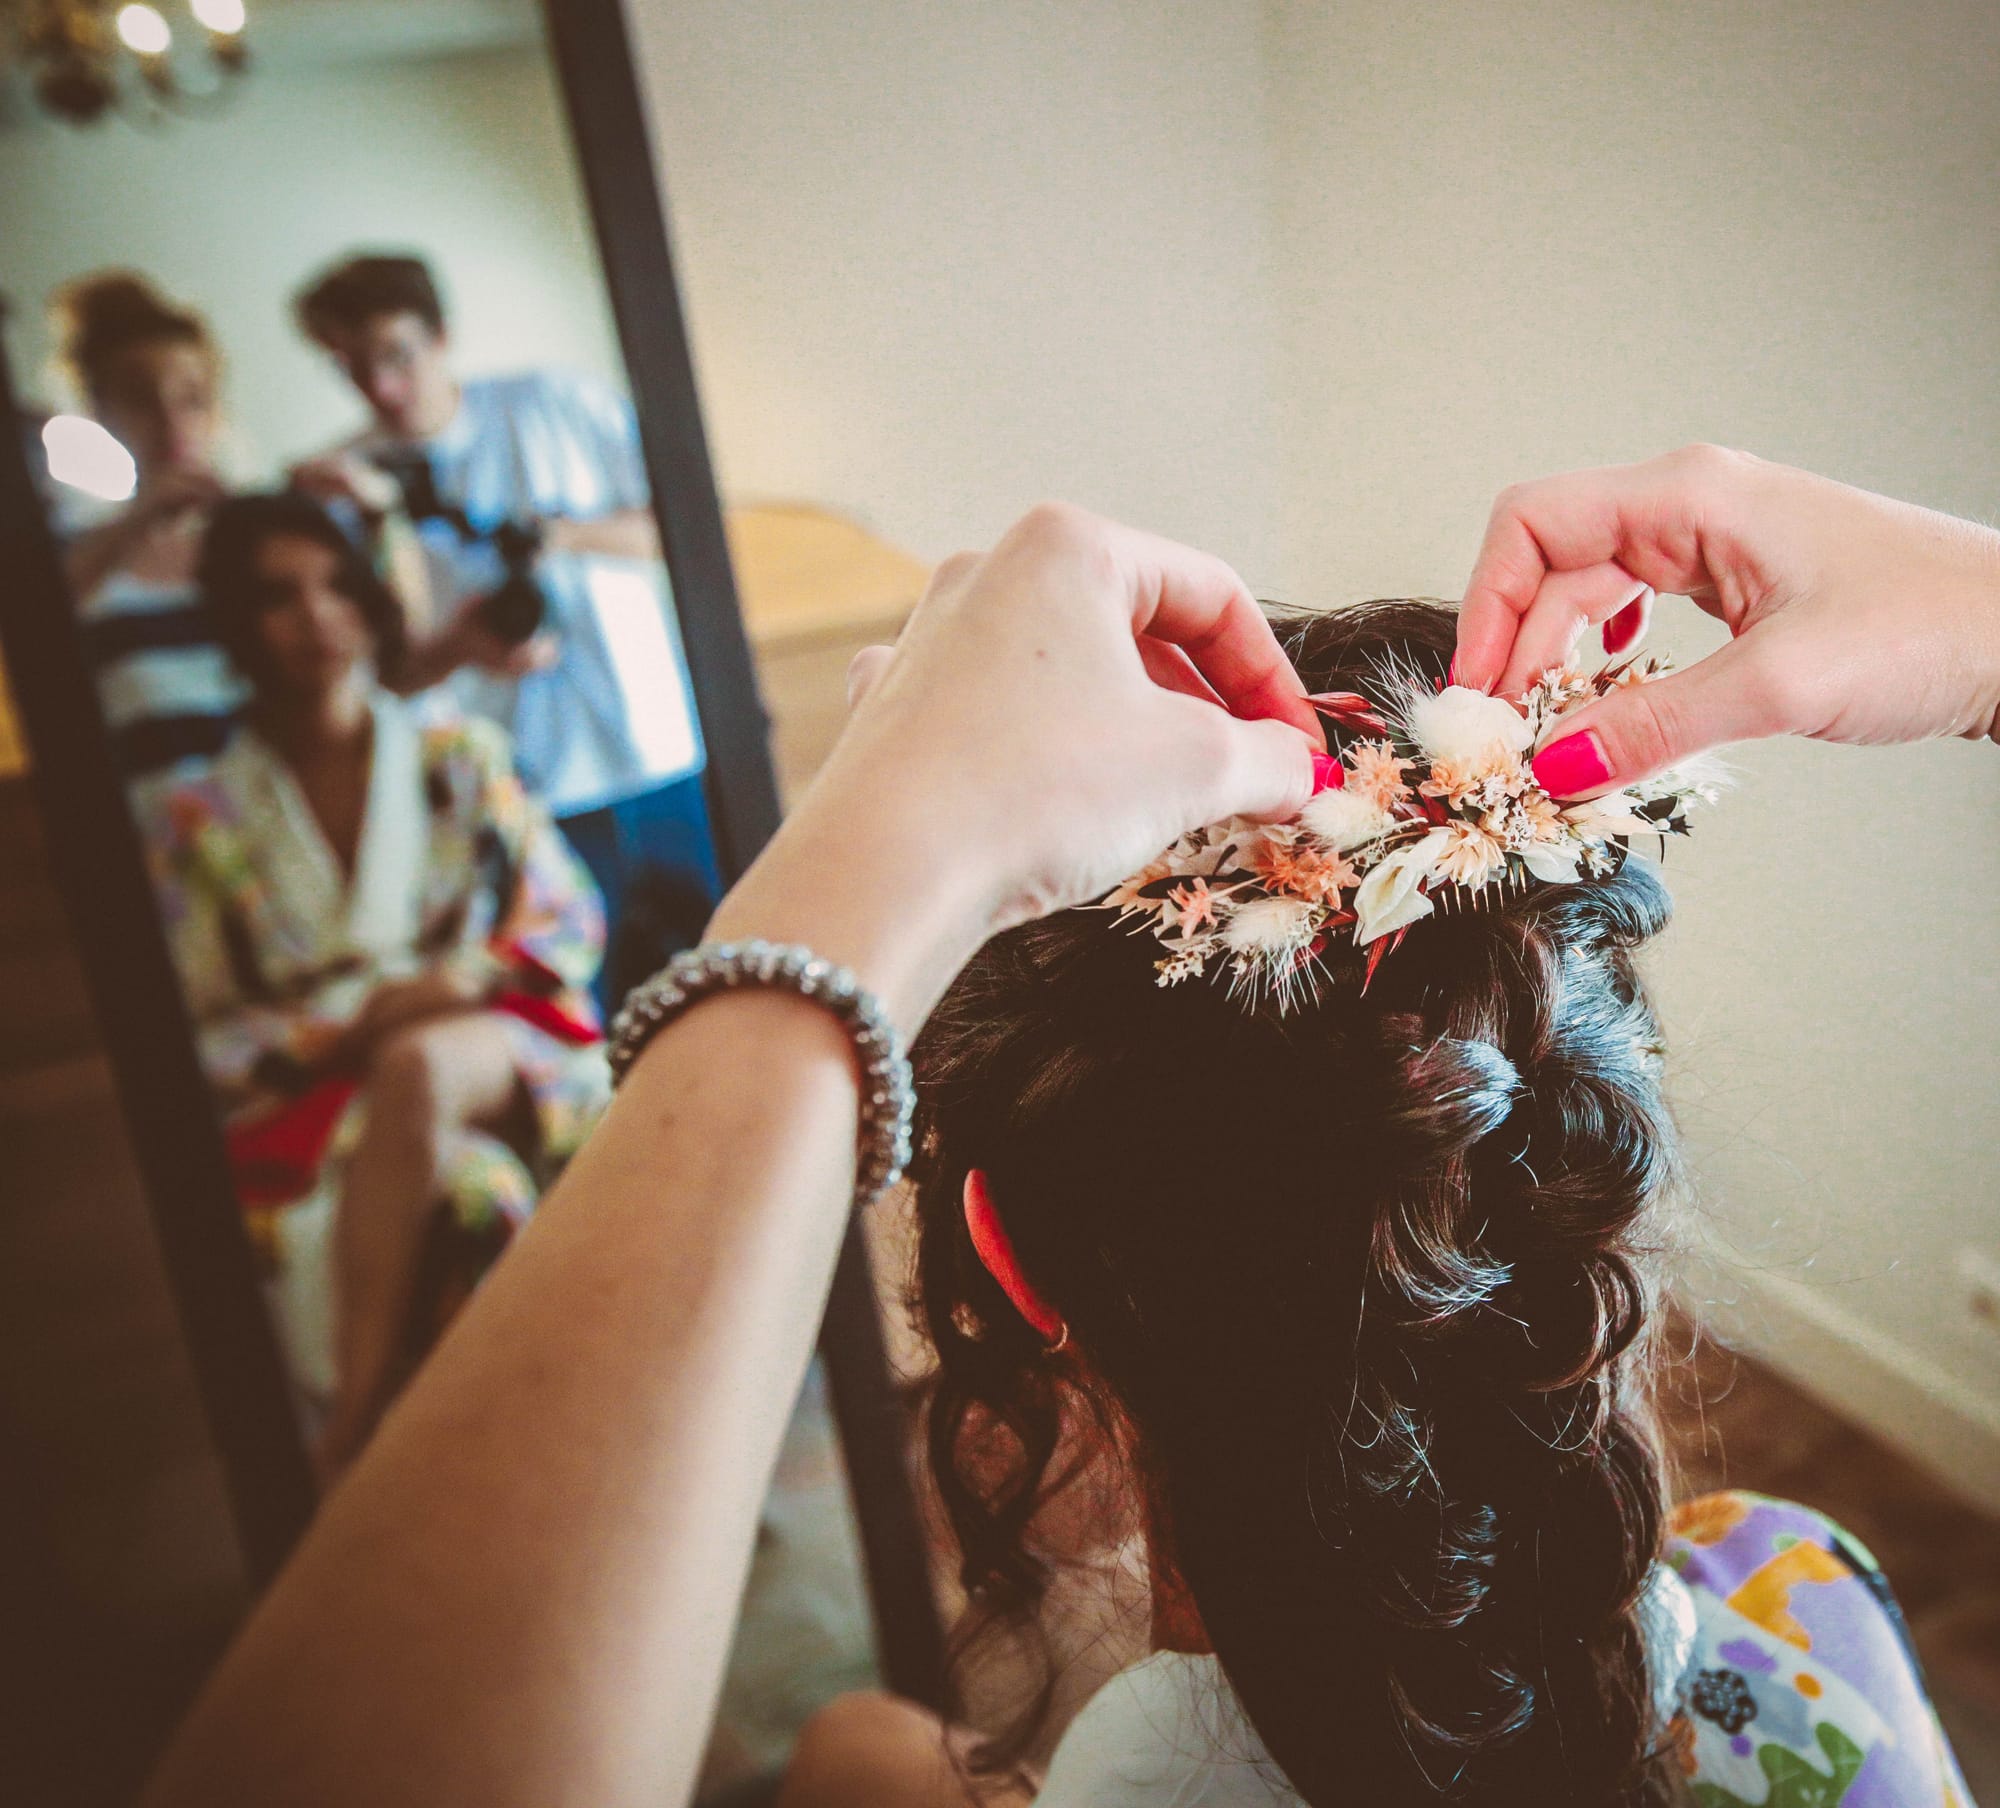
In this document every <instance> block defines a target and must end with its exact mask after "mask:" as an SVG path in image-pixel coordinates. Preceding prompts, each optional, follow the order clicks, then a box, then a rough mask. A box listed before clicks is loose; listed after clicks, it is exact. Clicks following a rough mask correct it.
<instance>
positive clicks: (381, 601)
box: [195, 490, 407, 685]
mask: <svg viewBox="0 0 2000 1808" xmlns="http://www.w3.org/2000/svg"><path fill="white" fill-rule="evenodd" d="M279 538H285V539H297V540H310V541H311V542H312V543H313V544H314V545H316V546H323V547H325V548H326V549H327V551H328V552H330V553H332V554H333V555H334V558H335V560H336V561H337V566H336V569H335V572H334V580H333V581H334V587H335V588H336V589H337V590H338V591H339V592H340V593H341V595H342V596H344V597H346V598H347V600H348V601H349V602H351V603H352V604H353V605H354V606H355V608H356V609H358V610H359V611H360V612H361V619H362V622H363V624H364V625H365V626H366V628H367V630H368V636H369V638H370V639H371V640H372V641H373V642H374V643H375V665H376V669H377V670H378V671H382V672H385V673H393V672H394V671H395V670H396V669H397V667H398V665H399V663H400V662H401V660H402V658H403V655H404V652H405V650H406V640H407V627H406V624H405V622H404V618H403V606H402V604H401V603H400V602H399V601H398V600H397V598H396V593H395V592H394V591H393V590H391V589H390V588H389V586H388V585H387V584H386V583H384V582H383V580H382V578H381V577H380V575H379V574H378V573H377V572H376V570H375V568H374V567H373V566H372V565H370V564H369V562H368V560H367V558H366V557H365V555H364V554H363V553H362V551H361V549H360V547H358V546H357V545H355V543H354V542H353V540H351V539H350V538H349V537H348V535H347V533H346V532H345V531H344V530H343V529H342V527H341V525H340V523H339V522H337V521H336V520H334V518H333V517H332V516H331V515H329V514H328V513H327V512H326V510H325V509H324V508H322V507H321V506H320V504H319V503H317V502H315V501H314V500H313V499H312V498H311V497H310V496H304V495H301V494H299V492H298V491H296V490H271V491H257V492H250V493H247V494H244V495H241V496H231V497H229V498H228V499H227V500H226V501H224V502H222V503H221V504H219V505H218V506H217V508H216V511H215V513H214V514H213V515H212V516H210V517H209V523H208V531H207V533H206V534H205V535H204V536H203V538H202V543H201V563H200V565H199V567H198V569H197V571H196V576H195V581H196V583H197V584H198V585H199V587H200V590H201V599H202V607H203V608H204V609H205V610H206V611H207V613H208V618H209V629H210V632H212V633H213V634H214V636H215V638H216V640H217V641H218V642H219V643H220V644H221V647H222V650H223V651H224V652H225V653H227V654H228V655H229V659H230V663H231V664H232V665H234V666H235V667H236V669H237V670H238V671H240V672H241V673H242V674H243V676H244V677H245V678H247V679H248V680H249V681H250V683H251V684H252V685H261V684H262V683H263V681H264V675H265V663H266V662H265V658H264V653H263V644H264V643H263V639H262V636H261V635H260V634H259V632H258V628H257V619H258V617H259V616H261V615H262V614H263V613H264V611H265V609H266V608H268V607H269V606H270V602H271V598H270V595H269V592H268V590H267V588H266V586H265V584H264V581H263V579H262V578H261V577H260V576H259V574H258V569H257V558H258V555H259V554H260V553H261V552H262V551H263V549H264V547H265V545H266V543H267V542H269V541H271V540H275V539H279Z"/></svg>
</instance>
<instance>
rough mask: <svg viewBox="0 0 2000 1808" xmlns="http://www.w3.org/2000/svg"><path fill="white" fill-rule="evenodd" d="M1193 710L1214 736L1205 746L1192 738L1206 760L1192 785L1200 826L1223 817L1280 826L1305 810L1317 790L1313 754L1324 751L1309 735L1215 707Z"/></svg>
mask: <svg viewBox="0 0 2000 1808" xmlns="http://www.w3.org/2000/svg"><path fill="white" fill-rule="evenodd" d="M1189 707H1190V709H1194V710H1199V711H1200V712H1201V714H1202V716H1203V717H1204V718H1207V719H1208V724H1209V733H1210V734H1211V735H1212V736H1214V737H1215V741H1211V742H1207V743H1206V744H1205V745H1204V742H1203V740H1202V738H1201V737H1194V739H1193V744H1194V745H1196V746H1203V748H1204V756H1205V757H1204V759H1203V763H1202V767H1201V770H1200V772H1199V773H1198V775H1197V776H1196V779H1195V786H1194V791H1195V795H1194V798H1193V804H1194V807H1195V812H1196V813H1195V817H1194V821H1195V822H1196V823H1206V822H1220V821H1221V820H1222V819H1223V818H1224V817H1225V816H1248V817H1250V818H1252V819H1253V820H1254V821H1257V822H1280V821H1283V820H1284V819H1285V818H1286V817H1289V816H1296V815H1297V814H1298V813H1299V812H1300V811H1301V810H1303V809H1304V808H1305V807H1306V800H1307V799H1308V798H1310V797H1311V796H1312V792H1313V755H1314V754H1316V753H1318V752H1319V751H1320V750H1319V748H1318V747H1316V746H1315V745H1314V744H1313V742H1312V741H1311V739H1310V738H1309V737H1308V736H1307V735H1305V734H1304V733H1303V732H1302V731H1301V730H1299V729H1296V728H1294V727H1293V726H1292V725H1291V724H1290V723H1289V722H1280V721H1278V720H1276V719H1275V718H1272V717H1265V718H1262V719H1260V720H1258V721H1254V722H1246V721H1243V720H1241V719H1240V718H1238V717H1236V716H1232V715H1228V714H1226V713H1224V712H1223V711H1222V710H1219V709H1217V708H1216V707H1215V705H1214V704H1212V703H1195V702H1193V701H1192V700H1190V702H1189ZM1216 742H1219V743H1220V745H1219V747H1217V746H1216ZM1211 750H1213V752H1211Z"/></svg>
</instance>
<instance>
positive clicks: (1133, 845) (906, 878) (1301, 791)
mask: <svg viewBox="0 0 2000 1808" xmlns="http://www.w3.org/2000/svg"><path fill="white" fill-rule="evenodd" d="M850 698H851V700H852V702H853V704H854V713H853V716H852V719H851V720H850V721H849V723H848V725H847V728H846V731H845V732H844V733H843V734H842V736H841V738H840V741H839V742H838V744H837V745H836V746H835V748H834V751H833V754H832V756H831V758H830V759H829V760H828V761H827V764H826V765H825V767H824V768H822V770H821V772H820V774H819V776H818V777H817V778H816V779H815V780H814V782H813V785H812V788H811V789H810V790H809V791H808V792H807V794H806V796H805V797H804V799H803V800H802V801H801V802H800V804H799V805H798V807H797V808H796V809H795V810H794V811H793V813H792V815H791V817H790V818H789V819H788V820H787V822H786V823H785V826H784V828H783V830H782V831H781V832H780V834H779V835H778V837H777V838H776V839H775V840H774V841H773V842H772V844H771V846H770V848H769V849H767V850H766V852H765V854H764V855H763V856H762V857H760V859H759V861H758V863H757V866H756V867H755V868H753V869H752V871H751V873H750V874H748V875H746V878H745V879H744V881H743V882H742V883H741V884H740V885H739V886H738V887H737V889H736V891H735V892H734V893H733V894H732V895H731V897H730V898H729V899H727V900H725V902H724V904H723V906H722V909H721V910H720V912H719V913H718V916H717V921H716V923H715V924H714V925H712V926H711V928H710V931H709V933H710V935H711V936H712V937H716V938H718V939H720V938H723V937H726V936H728V935H732V934H759V935H778V934H781V933H784V932H788V931H790V932H795V933H796V935H797V939H800V940H806V941H811V942H813V944H814V945H815V946H820V945H822V944H823V943H825V944H828V946H827V947H826V948H825V949H823V951H827V952H833V951H835V950H836V949H838V948H839V947H841V946H842V945H844V944H843V943H842V934H843V929H844V927H845V926H844V925H843V924H836V923H832V922H829V921H828V920H827V918H828V915H829V913H830V912H831V911H832V910H834V909H835V908H836V903H835V900H836V899H840V900H851V903H849V904H847V905H846V906H845V914H846V916H847V918H848V919H849V920H850V921H851V922H852V925H853V940H852V943H851V944H845V945H849V946H851V947H852V958H853V961H854V963H855V964H856V965H858V966H859V967H860V969H861V971H862V972H863V973H864V976H867V975H873V976H874V977H875V980H876V982H877V983H878V984H879V985H881V986H882V987H884V988H885V989H887V990H888V991H890V992H891V993H893V995H894V1002H895V1005H896V1007H897V1008H898V1010H899V1014H901V1015H902V1016H903V1017H904V1018H905V1019H906V1021H909V1022H911V1023H914V1022H915V1021H916V1020H918V1019H920V1018H921V1017H922V1015H923V1014H924V1012H925V1011H927V1010H928V1009H929V1006H930V1004H931V1002H932V1001H933V1000H934V999H935V997H936V995H937V992H938V990H939V989H941V987H942V986H943V985H944V984H945V983H946V982H947V981H948V980H949V979H950V977H951V975H952V973H953V972H955V971H956V970H957V967H958V966H959V964H960V963H962V962H963V961H964V960H966V959H967V958H969V957H970V955H971V954H972V952H973V950H974V949H976V948H977V947H978V945H979V943H980V942H981V941H983V940H984V939H985V938H986V937H987V936H989V935H991V934H992V933H994V931H995V930H997V929H1000V928H1004V927H1006V926H1007V925H1009V924H1011V923H1016V922H1020V921H1023V920H1025V919H1026V918H1028V917H1031V916H1036V915H1040V914H1043V913H1045V912H1048V911H1051V910H1057V909H1060V908H1062V907H1063V906H1065V905H1069V904H1075V903H1079V902H1081V901H1083V900H1084V899H1086V898H1090V897H1094V896H1095V895H1096V894H1097V893H1099V892H1101V891H1104V890H1106V889H1107V888H1108V887H1110V886H1112V885H1114V884H1116V883H1117V881H1118V880H1119V879H1121V878H1123V877H1124V876H1125V875H1126V874H1128V873H1130V872H1132V871H1133V870H1134V869H1135V868H1137V867H1139V866H1142V865H1143V864H1144V863H1145V862H1146V861H1148V860H1150V859H1151V858H1153V856H1154V855H1156V854H1158V853H1159V852H1160V851H1161V850H1162V849H1163V848H1165V847H1166V846H1167V845H1168V844H1169V843H1170V842H1171V841H1172V840H1173V839H1174V837H1175V836H1176V835H1179V834H1181V833H1183V832H1184V831H1185V830H1187V829H1190V828H1193V827H1195V826H1197V825H1198V824H1201V823H1204V822H1212V821H1215V820H1217V819H1218V818H1220V817H1224V816H1228V815H1231V814H1242V815H1246V816H1256V817H1267V818H1268V817H1276V816H1282V815H1286V814H1288V813H1290V812H1292V811H1295V810H1297V809H1298V808H1299V807H1300V806H1301V805H1302V804H1303V803H1304V802H1305V800H1306V798H1307V797H1308V796H1309V795H1310V794H1311V790H1312V785H1313V776H1314V763H1313V755H1314V754H1315V753H1319V752H1323V749H1324V745H1325V743H1324V739H1323V736H1322V734H1321V732H1320V729H1319V725H1318V719H1317V717H1316V716H1315V715H1314V712H1313V710H1312V708H1311V706H1310V705H1309V704H1307V703H1306V702H1305V700H1304V692H1303V687H1302V686H1301V685H1300V683H1299V680H1298V676H1297V674H1296V673H1295V672H1294V671H1293V670H1292V668H1291V664H1290V662H1289V661H1288V660H1287V659H1286V658H1285V656H1284V653H1283V652H1282V651H1281V650H1280V648H1279V646H1278V643H1277V640H1276V638H1275V637H1274V635H1273V634H1272V632H1271V629H1270V626H1269V624H1268V623H1267V622H1266V621H1265V620H1264V618H1263V615H1262V614H1261V612H1260V611H1259V610H1258V608H1257V605H1256V603H1255V602H1254V601H1253V600H1252V598H1251V596H1250V593H1249V591H1248V590H1246V589H1245V588H1244V586H1243V581H1242V580H1241V579H1240V578H1239V577H1237V575H1236V574H1235V573H1234V572H1233V571H1231V570H1230V569H1229V568H1228V567H1227V566H1226V565H1224V564H1223V563H1222V562H1221V561H1220V560H1217V559H1214V558H1211V557H1209V556H1208V555H1207V554H1205V553H1199V552H1195V551H1192V550H1191V549H1189V548H1188V547H1185V546H1178V545H1175V544H1174V543H1173V542H1171V541H1167V540H1161V539H1156V538H1155V537H1154V536H1152V535H1150V534H1145V533H1140V532H1138V531H1136V530H1134V529H1132V528H1127V527H1120V526H1118V525H1116V524H1115V523H1113V522H1109V521H1103V520H1099V519H1098V518H1096V517H1095V516H1092V515H1088V514H1085V513H1084V512H1082V511H1081V510H1079V509H1073V508H1068V507H1064V506H1060V505H1046V506H1044V507H1041V508H1038V509H1035V510H1033V511H1032V512H1031V513H1030V514H1028V515H1027V516H1025V517H1024V518H1023V519H1022V520H1021V521H1020V522H1018V523H1017V524H1016V525H1015V526H1014V527H1013V528H1012V529H1010V530H1009V532H1008V533H1007V534H1006V536H1005V537H1004V538H1003V539H1002V540H1001V541H1000V543H999V544H998V545H997V546H995V547H994V548H993V550H992V551H991V552H988V553H985V554H983V555H981V556H978V557H974V556H972V555H970V554H961V555H960V556H958V557H956V558H953V559H948V560H946V561H945V563H944V564H943V565H942V566H940V567H939V569H938V571H937V573H936V574H935V576H934V577H933V578H932V580H931V584H930V587H929V589H928V590H926V592H925V593H924V596H923V599H922V601H921V602H919V603H918V605H917V608H916V611H915V613H914V614H913V615H912V616H911V618H910V621H909V624H908V626H907V627H906V628H905V629H904V631H903V636H902V639H901V640H900V641H899V642H898V643H897V645H896V646H895V647H894V648H887V647H875V648H870V649H869V650H868V651H867V652H865V653H863V654H861V655H860V656H859V657H858V658H857V660H856V661H855V667H854V671H853V673H852V676H851V679H850ZM1222 705H1226V707H1222ZM876 921H887V922H890V923H892V924H893V925H894V927H895V941H896V945H897V947H898V948H899V949H901V948H904V947H907V946H909V945H912V944H921V945H922V946H923V947H924V948H925V949H927V950H928V953H927V955H926V957H925V959H924V960H923V961H922V963H921V967H922V971H921V974H920V975H918V974H910V975H908V976H905V975H904V974H902V973H901V972H899V971H897V969H898V968H899V967H901V966H902V965H903V964H904V963H903V962H902V961H901V960H900V959H898V960H887V959H882V958H880V957H879V956H877V955H874V954H871V951H870V947H869V945H868V944H870V943H872V942H873V941H874V940H875V939H876V938H875V937H874V936H873V935H872V934H871V933H869V932H868V925H870V924H872V923H874V922H876ZM843 958H845V956H843Z"/></svg>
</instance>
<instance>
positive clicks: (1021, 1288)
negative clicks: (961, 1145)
mask: <svg viewBox="0 0 2000 1808" xmlns="http://www.w3.org/2000/svg"><path fill="white" fill-rule="evenodd" d="M965 1228H966V1230H967V1231H968V1232H969V1233H970V1234H971V1237H972V1247H973V1248H974V1249H976V1250H977V1251H978V1252H979V1259H980V1261H981V1262H983V1263H984V1264H985V1265H986V1272H987V1273H988V1274H990V1275H991V1276H992V1277H993V1278H994V1279H995V1280H996V1281H998V1282H999V1283H1000V1291H1001V1292H1002V1293H1004V1294H1006V1296H1007V1297H1008V1299H1009V1300H1011V1301H1012V1302H1013V1306H1014V1310H1015V1311H1016V1312H1018V1313H1020V1315H1021V1316H1022V1317H1023V1318H1025V1319H1026V1320H1027V1321H1028V1323H1029V1324H1031V1325H1032V1326H1034V1328H1035V1329H1036V1331H1038V1332H1039V1333H1040V1334H1041V1335H1042V1336H1043V1337H1046V1338H1050V1339H1054V1338H1056V1337H1059V1336H1060V1335H1061V1334H1062V1328H1063V1322H1062V1316H1061V1314H1059V1313H1058V1312H1056V1311H1054V1310H1053V1309H1052V1308H1051V1307H1050V1306H1049V1304H1048V1302H1047V1301H1046V1300H1044V1299H1043V1298H1042V1296H1041V1295H1040V1294H1039V1293H1037V1292H1036V1291H1035V1290H1034V1288H1033V1287H1031V1286H1029V1284H1028V1277H1027V1276H1026V1275H1025V1274H1023V1273H1022V1272H1021V1263H1020V1259H1019V1258H1018V1257H1017V1256H1016V1255H1015V1254H1014V1245H1013V1243H1012V1242H1011V1241H1009V1239H1008V1236H1007V1231H1006V1227H1005V1226H1004V1225H1002V1224H1001V1222H1000V1214H999V1212H998V1211H996V1210H995V1209H994V1205H993V1192H992V1189H991V1188H990V1187H988V1186H987V1184H986V1174H985V1171H984V1170H983V1169H980V1168H974V1169H973V1170H972V1171H971V1172H970V1173H969V1174H967V1175H966V1177H965Z"/></svg>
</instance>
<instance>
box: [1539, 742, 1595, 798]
mask: <svg viewBox="0 0 2000 1808" xmlns="http://www.w3.org/2000/svg"><path fill="white" fill-rule="evenodd" d="M1534 773H1535V783H1536V784H1538V785H1540V786H1541V788H1542V789H1543V790H1544V791H1546V792H1547V793H1548V794H1549V795H1550V796H1551V797H1574V796H1575V795H1576V794H1577V793H1578V792H1579V791H1594V790H1595V789H1596V788H1597V787H1598V786H1599V785H1601V784H1603V783H1604V781H1605V780H1606V779H1608V778H1609V777H1610V776H1611V761H1610V759H1609V757H1608V756H1607V755H1606V754H1605V751H1604V743H1603V741H1602V740H1601V739H1599V737H1598V733H1597V730H1596V729H1594V728H1586V729H1585V730H1584V731H1583V733H1582V734H1573V735H1565V736H1563V738H1562V739H1561V740H1560V741H1551V742H1550V743H1549V744H1548V745H1547V746H1546V747H1544V748H1543V749H1542V750H1541V752H1540V753H1538V754H1536V755H1535V758H1534Z"/></svg>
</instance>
